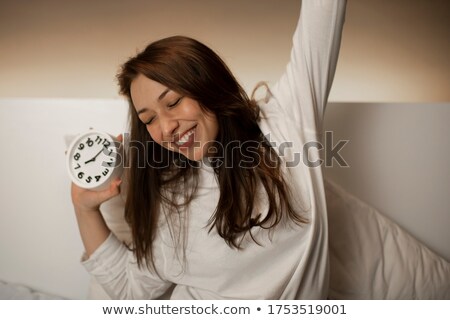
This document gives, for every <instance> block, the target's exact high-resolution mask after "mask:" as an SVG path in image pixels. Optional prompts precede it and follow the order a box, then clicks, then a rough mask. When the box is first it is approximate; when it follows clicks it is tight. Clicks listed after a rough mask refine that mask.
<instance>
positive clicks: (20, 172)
mask: <svg viewBox="0 0 450 320" xmlns="http://www.w3.org/2000/svg"><path fill="white" fill-rule="evenodd" d="M403 107H408V106H403ZM425 107H430V108H433V111H434V113H433V117H436V119H438V121H434V122H433V123H432V124H431V123H430V125H429V128H428V129H429V130H432V131H433V132H436V135H438V137H437V138H439V137H440V136H444V137H445V136H446V137H448V136H450V132H449V129H448V126H446V125H445V126H444V125H443V123H444V122H446V121H447V120H448V119H450V117H449V116H450V114H449V112H448V111H447V110H450V108H449V107H450V105H448V104H447V105H440V106H433V105H431V106H425ZM355 108H361V109H358V110H363V109H364V108H366V109H370V110H366V111H364V112H360V113H359V114H357V117H359V118H358V119H357V120H358V122H357V123H358V125H359V126H360V127H357V126H355V125H353V126H350V125H348V124H346V122H345V121H352V119H351V116H350V114H351V112H350V111H351V109H355ZM375 108H376V111H374V109H375ZM411 108H412V109H414V110H416V111H417V112H418V114H417V116H418V117H419V118H422V119H423V118H424V117H423V116H421V114H420V112H422V111H421V110H422V109H421V108H419V107H417V106H411ZM349 110H350V111H349ZM397 111H398V110H397V109H395V108H393V107H392V106H386V105H374V104H372V105H367V104H361V105H356V104H343V103H337V104H330V105H329V110H328V111H327V112H328V113H329V114H330V115H331V116H332V117H331V118H332V119H331V120H332V121H330V119H328V122H327V121H326V124H325V129H330V130H333V131H334V132H336V133H337V136H336V137H338V136H339V135H338V133H342V132H345V134H346V135H347V136H346V138H349V139H353V140H352V141H358V139H364V140H366V141H367V140H369V141H371V142H373V141H380V140H382V139H383V137H382V136H381V137H380V135H375V136H373V135H374V134H373V131H370V130H368V126H367V123H371V122H370V121H374V122H375V123H377V121H378V123H379V122H383V121H384V122H386V121H387V120H385V119H384V118H383V117H384V116H385V117H386V118H387V119H394V120H392V124H393V127H395V128H396V130H397V129H398V130H399V132H401V128H399V127H401V126H402V125H403V124H402V123H401V121H395V120H399V119H400V120H401V119H403V118H404V114H402V113H401V112H397ZM126 112H127V111H126V103H125V102H124V101H122V100H99V99H97V100H86V99H3V100H0V131H1V136H2V137H5V138H7V139H4V140H3V152H2V157H1V158H0V170H1V172H0V174H1V175H2V180H1V181H0V186H1V187H0V190H1V191H2V192H1V199H0V200H1V203H2V209H3V212H2V215H0V254H1V257H2V263H1V264H0V299H86V298H87V299H106V298H108V297H107V295H105V293H104V292H103V291H102V290H101V288H99V287H98V286H97V285H96V284H95V282H93V281H92V280H91V279H90V278H89V276H88V275H87V273H86V272H85V270H84V269H83V268H82V267H81V266H80V264H79V259H80V255H81V252H82V245H81V241H80V239H79V235H78V231H77V227H76V221H75V218H74V216H73V213H72V208H71V204H70V193H69V179H68V176H67V173H66V169H65V161H64V150H65V143H66V142H65V139H64V137H67V136H70V135H74V134H76V133H79V132H82V131H85V130H86V129H88V128H89V127H94V128H95V129H99V130H103V131H107V132H111V133H119V132H123V131H124V130H125V119H126ZM352 112H353V111H352ZM378 113H382V114H385V115H383V116H381V115H379V114H378ZM327 117H328V116H327ZM94 119H95V120H94ZM353 120H354V119H353ZM364 121H365V122H364ZM422 122H423V120H422ZM354 123H356V122H354ZM361 123H362V124H363V125H364V130H362V129H361V126H362V124H361ZM441 123H442V125H441ZM386 128H388V127H386ZM350 129H353V130H354V131H353V132H351V130H350ZM372 129H373V130H375V129H377V128H372ZM349 130H350V131H349ZM356 134H358V136H356ZM446 134H447V135H446ZM387 138H389V139H392V134H391V135H389V136H386V139H387ZM400 138H401V136H399V139H400ZM447 139H448V138H447ZM402 141H403V140H402ZM444 141H447V140H444ZM353 147H354V148H356V149H357V150H364V146H363V145H358V144H357V143H354V145H353ZM371 147H372V148H374V147H376V148H379V146H376V145H375V144H374V143H372V144H371ZM348 150H350V151H351V150H352V149H351V147H349V149H348ZM447 150H448V148H442V149H436V152H441V153H444V154H443V157H444V159H445V152H448V151H447ZM398 152H399V153H404V152H405V150H404V149H400V150H398ZM355 154H356V153H351V152H350V153H349V154H346V157H347V156H348V159H349V160H352V161H353V162H352V161H351V162H352V167H351V168H347V169H346V168H325V177H326V183H325V186H326V196H327V204H328V215H329V243H330V292H329V298H330V299H450V264H449V262H448V260H447V259H448V257H450V252H449V247H448V243H450V241H449V240H448V239H449V238H448V237H449V233H448V231H447V230H448V226H450V215H449V211H448V210H449V208H450V205H449V203H448V201H449V199H448V198H449V197H448V196H447V195H446V194H445V193H444V192H445V190H449V189H450V185H448V184H449V183H450V179H447V178H445V174H447V173H448V171H445V170H444V171H442V170H441V171H439V174H441V175H444V177H443V178H442V177H434V178H433V179H434V180H433V181H434V182H435V184H437V183H440V184H441V185H439V186H436V188H437V190H441V191H442V190H444V191H442V192H443V193H442V194H439V193H438V194H437V195H436V192H435V193H434V198H429V199H431V200H432V201H431V200H430V201H429V202H427V203H424V206H426V207H429V208H431V209H432V210H429V211H428V212H427V221H429V222H428V224H427V226H430V225H431V226H432V227H431V230H429V231H428V232H427V229H426V228H423V227H424V225H420V224H419V226H420V227H422V228H419V229H417V230H419V231H425V233H426V234H425V236H424V235H423V234H420V232H418V231H417V230H414V228H411V227H409V226H408V225H407V223H405V222H410V220H413V222H414V219H415V218H414V219H413V218H412V215H413V214H414V212H412V210H409V211H408V212H407V213H408V215H407V216H406V218H405V219H403V220H402V216H401V214H404V213H405V210H385V211H383V210H380V208H386V209H389V208H391V209H392V208H396V207H395V206H391V207H389V204H390V203H395V204H396V202H394V201H393V200H397V202H398V203H400V205H401V204H402V203H404V201H403V200H404V199H393V198H392V197H390V195H391V194H392V191H389V192H388V193H386V192H384V193H383V192H382V191H383V189H384V190H385V191H386V189H388V188H387V187H386V186H385V185H384V184H383V181H377V180H376V179H375V178H373V179H371V180H370V181H369V180H367V179H362V178H363V177H362V173H361V172H368V174H374V173H376V175H378V176H380V175H381V174H380V173H378V172H376V171H375V169H376V168H375V169H374V167H370V166H371V165H377V164H378V162H377V163H375V164H374V163H370V161H364V163H363V166H364V169H365V171H358V170H359V167H358V165H356V164H355V162H354V156H355ZM359 156H361V155H359ZM352 157H353V158H352ZM439 159H440V158H439ZM439 159H438V160H436V161H435V162H436V163H437V164H439V163H441V162H440V161H444V160H439ZM369 160H370V159H369ZM436 163H435V164H434V165H436ZM442 163H443V162H442ZM392 165H393V166H394V167H395V165H397V167H395V168H388V169H390V170H396V171H395V172H397V171H399V172H401V170H402V164H401V163H400V164H399V163H393V164H392ZM368 168H370V170H368ZM379 169H380V170H381V171H382V172H384V171H386V170H385V169H384V168H383V167H381V168H379ZM383 170H384V171H383ZM381 176H382V175H381ZM383 178H384V177H383ZM384 179H386V178H384ZM361 180H362V182H361ZM395 181H397V180H395ZM405 181H406V182H405V183H409V182H408V181H407V180H405ZM358 183H360V184H358ZM36 184H37V185H38V186H45V188H41V187H38V188H36ZM368 185H370V186H371V188H372V189H370V190H364V187H365V186H368ZM355 186H356V187H355ZM376 186H378V187H377V188H375V187H376ZM412 187H414V186H411V187H410V188H412ZM374 190H375V191H374ZM380 190H381V191H380ZM363 191H367V192H366V193H364V192H363ZM358 193H359V194H358ZM378 196H379V197H380V198H377V197H378ZM437 196H440V197H437ZM371 197H372V198H371ZM427 197H429V196H428V195H427ZM363 198H364V200H362V199H363ZM380 199H381V200H382V201H381V200H380ZM408 200H410V201H409V202H411V203H412V205H414V206H416V207H420V205H421V203H417V202H416V203H415V202H414V200H417V199H414V198H411V199H408ZM420 201H422V199H420ZM102 209H103V211H104V215H105V218H106V220H107V223H108V224H109V225H110V227H111V229H112V230H113V231H114V232H115V233H116V234H117V235H118V237H119V238H121V239H123V240H125V241H129V232H128V228H127V226H126V224H125V223H124V221H123V218H122V209H123V199H121V198H120V197H118V198H115V199H113V200H111V201H109V202H108V203H105V204H104V206H103V208H102ZM416 225H417V223H416ZM401 226H402V227H401ZM405 226H407V227H405ZM411 230H412V231H414V232H411ZM413 234H414V235H413ZM427 237H428V238H427ZM418 238H420V239H421V240H420V241H419V240H418ZM433 239H435V240H436V239H437V241H435V242H433V241H432V240H433ZM11 244H14V245H11ZM430 248H432V249H430Z"/></svg>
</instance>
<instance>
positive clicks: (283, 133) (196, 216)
mask: <svg viewBox="0 0 450 320" xmlns="http://www.w3.org/2000/svg"><path fill="white" fill-rule="evenodd" d="M344 12H345V0H339V1H337V0H303V1H302V12H301V16H300V21H299V23H298V26H297V29H296V31H295V34H294V39H293V49H292V54H291V61H290V63H289V64H288V66H287V70H286V72H285V74H284V75H283V76H282V77H281V79H280V80H279V82H278V83H277V84H275V85H274V86H273V87H272V88H271V89H270V91H269V93H270V94H269V95H268V97H267V99H266V100H265V101H264V102H261V103H259V104H257V103H256V102H255V101H253V100H251V99H249V98H248V97H247V95H246V94H245V92H244V90H243V89H242V88H241V87H240V86H239V84H238V83H237V81H236V80H235V78H234V77H233V76H232V74H231V72H230V71H229V70H228V68H227V67H226V66H225V64H224V63H223V62H222V60H221V59H220V58H219V57H218V56H217V55H216V54H214V52H213V51H211V50H210V49H209V48H207V47H206V46H204V45H202V44H201V43H199V42H197V41H195V40H192V39H189V38H185V37H171V38H167V39H162V40H160V41H157V42H154V43H152V44H150V45H149V46H148V47H147V48H146V49H145V50H144V51H143V52H141V53H140V54H138V55H137V56H136V57H134V58H132V59H130V60H129V61H128V62H127V63H125V64H124V65H123V67H122V70H121V72H120V73H119V75H118V79H119V83H120V89H121V93H122V94H123V95H125V96H126V97H127V98H128V100H129V104H130V119H131V122H130V124H131V136H130V141H131V142H130V145H129V148H128V149H129V154H128V159H129V161H130V162H129V166H130V169H129V172H128V175H127V179H128V182H129V183H128V185H129V187H128V188H127V190H126V194H127V201H126V208H125V217H126V219H127V222H128V223H129V225H130V228H131V230H132V239H133V241H132V244H131V246H130V248H128V247H127V246H125V245H124V244H122V243H121V242H120V241H118V240H117V238H116V237H115V235H114V234H112V233H111V232H110V230H109V229H108V227H107V226H106V224H105V222H104V220H103V218H102V216H101V213H100V210H99V207H100V204H101V203H102V202H104V201H106V200H107V199H109V198H111V197H113V196H115V195H117V194H118V193H119V185H120V181H115V182H113V183H112V184H111V187H110V189H109V190H106V191H102V192H92V191H87V190H82V189H80V188H78V187H76V186H74V185H73V186H72V200H73V204H74V208H75V212H76V216H77V220H78V224H79V228H80V233H81V236H82V240H83V244H84V246H85V249H86V257H85V261H84V262H83V264H84V266H85V267H86V269H87V270H88V271H89V272H90V273H91V274H92V275H94V276H95V277H96V279H97V281H98V282H100V284H101V285H102V287H103V288H104V289H105V291H106V292H108V294H109V295H110V296H111V297H113V298H136V299H154V298H158V297H160V296H161V295H163V294H165V293H168V294H169V295H170V298H171V299H223V298H232V299H324V298H326V297H327V292H328V244H327V241H328V238H327V222H326V205H325V197H324V190H323V181H322V173H321V168H320V167H318V166H311V165H306V164H307V163H311V162H308V161H310V160H311V159H313V158H315V159H317V158H318V156H319V154H318V150H317V149H314V148H309V149H306V148H304V146H306V145H308V142H320V138H321V123H322V119H323V113H324V108H325V105H326V102H327V98H328V93H329V90H330V87H331V83H332V79H333V76H334V71H335V67H336V62H337V56H338V52H339V46H340V36H341V31H342V25H343V20H344ZM309 145H311V144H309ZM304 150H308V154H307V155H303V151H304ZM300 154H302V156H303V157H305V156H306V157H307V158H306V160H305V159H303V160H304V161H303V162H302V161H297V160H298V155H300Z"/></svg>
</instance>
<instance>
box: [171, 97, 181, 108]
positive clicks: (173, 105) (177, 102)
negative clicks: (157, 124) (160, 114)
mask: <svg viewBox="0 0 450 320" xmlns="http://www.w3.org/2000/svg"><path fill="white" fill-rule="evenodd" d="M181 99H183V97H180V98H178V99H177V100H176V101H175V102H174V103H171V104H169V105H168V107H169V108H173V107H175V106H176V105H177V104H179V103H180V101H181Z"/></svg>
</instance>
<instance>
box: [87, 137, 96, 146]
mask: <svg viewBox="0 0 450 320" xmlns="http://www.w3.org/2000/svg"><path fill="white" fill-rule="evenodd" d="M86 144H87V145H88V146H89V147H92V145H93V144H94V141H92V139H91V138H88V139H87V140H86Z"/></svg>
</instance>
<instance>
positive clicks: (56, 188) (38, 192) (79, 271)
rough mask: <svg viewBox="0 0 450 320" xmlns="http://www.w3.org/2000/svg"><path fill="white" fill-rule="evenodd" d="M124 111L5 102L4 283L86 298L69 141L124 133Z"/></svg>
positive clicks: (0, 118) (118, 106) (88, 104)
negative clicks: (93, 134)
mask: <svg viewBox="0 0 450 320" xmlns="http://www.w3.org/2000/svg"><path fill="white" fill-rule="evenodd" d="M126 110H127V108H126V104H125V103H123V102H122V101H119V100H107V101H105V100H99V99H97V100H95V99H90V100H80V99H78V100H77V99H65V100H61V99H40V100H39V99H22V100H0V136H1V137H2V156H1V158H0V176H1V180H0V190H1V193H0V203H1V209H0V261H1V262H0V280H4V281H8V282H12V283H17V284H23V285H26V286H30V287H31V288H34V289H36V290H40V291H43V292H45V293H49V294H54V295H58V296H63V297H66V298H71V299H83V298H85V297H86V296H87V292H88V274H87V272H86V271H85V270H84V269H83V268H82V266H81V265H80V263H79V262H80V258H81V254H82V252H83V247H82V243H81V240H80V236H79V234H78V227H77V224H76V220H75V215H74V212H73V207H72V204H71V199H70V179H69V176H68V174H67V171H66V161H65V159H66V158H65V150H66V144H65V135H74V134H78V133H81V132H84V131H86V130H88V129H89V128H90V127H93V128H94V129H97V130H100V131H106V132H110V133H112V134H115V133H117V134H118V133H120V132H124V130H125V127H126V114H127V112H126Z"/></svg>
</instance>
